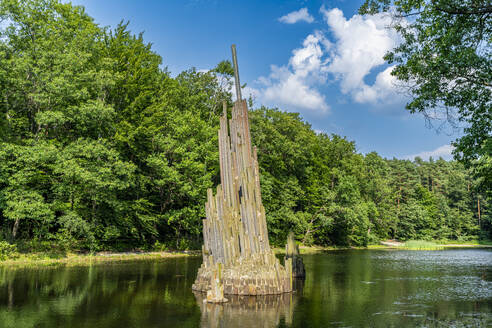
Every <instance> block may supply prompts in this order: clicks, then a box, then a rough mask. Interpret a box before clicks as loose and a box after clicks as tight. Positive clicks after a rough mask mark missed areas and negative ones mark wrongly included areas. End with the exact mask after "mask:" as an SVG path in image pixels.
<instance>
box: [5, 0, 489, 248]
mask: <svg viewBox="0 0 492 328" xmlns="http://www.w3.org/2000/svg"><path fill="white" fill-rule="evenodd" d="M226 51H227V49H225V53H226ZM163 56H164V58H165V54H163ZM217 62H218V64H217V66H216V67H215V68H214V69H212V70H210V71H208V72H202V71H198V70H196V69H195V68H190V69H189V70H187V71H184V72H182V73H180V74H178V75H176V76H174V77H173V76H172V75H171V73H170V72H169V71H168V70H167V69H166V62H165V61H163V59H162V57H161V56H160V55H159V54H157V53H155V52H154V51H153V50H152V46H151V44H149V43H147V42H146V41H145V40H144V36H143V35H142V34H134V33H133V32H131V31H130V30H129V29H128V23H125V22H122V23H120V24H119V25H118V26H116V27H114V28H108V27H101V26H100V25H98V24H97V22H95V21H94V20H93V19H92V18H91V17H90V16H89V15H88V14H87V13H86V12H85V10H84V8H83V7H79V6H73V5H71V4H70V3H62V2H59V1H56V0H43V1H41V0H36V1H15V0H2V1H0V241H4V242H8V243H9V244H13V245H16V247H17V248H18V249H20V250H26V251H29V250H31V251H33V250H42V249H47V248H53V247H56V248H59V249H70V250H80V251H101V250H118V251H119V250H129V249H143V250H148V249H156V248H160V249H180V250H182V249H198V248H199V247H200V245H201V242H202V240H201V238H202V237H201V220H202V218H203V217H204V216H205V208H204V204H205V200H206V191H207V189H208V188H215V187H216V186H217V184H218V183H219V180H220V174H219V162H218V161H219V158H218V144H217V143H218V141H217V130H218V126H219V116H220V114H221V112H222V102H223V101H226V102H227V103H228V105H229V107H231V106H232V101H233V99H232V94H231V91H230V90H231V86H232V66H231V63H230V62H229V61H220V59H218V61H217ZM249 102H250V109H251V111H250V121H251V124H250V126H251V135H252V140H253V143H254V144H255V145H256V146H257V147H258V158H259V162H260V174H261V188H262V195H263V201H264V205H265V208H266V213H267V222H268V228H269V237H270V241H271V243H273V244H274V245H282V244H284V243H285V240H286V237H287V234H288V233H289V231H293V232H294V233H295V235H296V238H297V240H298V241H299V242H301V243H303V244H306V245H324V246H327V245H338V246H366V245H368V244H373V243H377V242H378V241H380V240H385V239H397V240H413V239H422V240H455V241H458V242H459V241H469V240H478V239H490V238H491V237H492V215H491V211H492V198H491V197H492V195H491V193H490V190H488V188H487V187H484V181H483V180H484V177H483V176H480V171H477V170H476V169H473V167H472V166H470V165H466V163H463V162H461V161H456V160H454V161H445V160H443V159H441V158H440V159H432V158H431V159H429V160H428V161H425V160H422V159H421V158H418V157H417V158H415V159H414V160H402V159H396V158H393V159H386V158H382V157H381V156H379V155H378V154H377V153H375V152H372V153H368V154H361V153H359V152H358V151H357V146H356V144H355V143H354V142H353V141H351V140H350V136H348V137H346V136H339V135H335V134H331V135H328V134H324V133H317V132H315V131H314V130H313V129H312V128H311V126H310V125H309V124H308V123H307V122H306V121H304V120H303V118H302V117H301V116H300V114H298V113H291V112H285V111H283V110H282V109H281V108H266V107H263V106H259V105H257V104H255V103H254V101H253V100H251V99H250V101H249ZM402 110H403V109H402ZM485 179H487V177H485ZM486 182H487V181H486ZM488 183H490V181H489V182H488ZM486 185H487V183H485V186H486Z"/></svg>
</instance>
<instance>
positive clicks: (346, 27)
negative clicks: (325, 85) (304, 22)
mask: <svg viewBox="0 0 492 328" xmlns="http://www.w3.org/2000/svg"><path fill="white" fill-rule="evenodd" d="M320 11H321V13H322V14H323V16H324V19H325V22H326V23H327V25H328V27H329V30H330V32H331V33H332V35H333V37H334V39H335V42H334V47H332V51H331V53H330V64H329V65H328V66H327V67H326V70H327V71H328V72H330V73H332V74H334V76H335V77H336V78H337V79H338V80H339V81H340V87H341V91H342V93H344V94H350V95H352V97H353V99H354V100H355V101H356V102H359V103H376V102H378V101H384V100H394V99H395V98H394V97H393V96H394V77H393V76H392V75H391V74H390V73H391V70H392V67H388V68H386V69H385V70H384V71H382V72H380V73H379V74H378V75H377V76H376V80H375V82H374V84H373V85H368V84H366V82H365V81H364V79H365V78H366V77H367V76H368V75H369V74H370V73H371V71H373V70H374V69H375V68H378V67H380V66H382V65H384V64H385V60H384V59H383V56H384V55H385V54H386V52H388V51H389V50H391V49H393V48H394V47H395V46H396V45H397V44H398V42H399V37H398V34H397V32H396V31H395V30H394V29H391V28H389V26H390V23H391V18H390V17H389V16H388V15H386V14H384V13H383V14H376V15H365V16H361V15H354V16H352V18H350V19H346V18H345V17H344V16H343V12H342V11H341V10H339V9H337V8H335V9H332V10H327V9H325V8H324V7H321V9H320ZM390 96H392V97H390Z"/></svg>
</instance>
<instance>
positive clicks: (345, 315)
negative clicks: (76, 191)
mask: <svg viewBox="0 0 492 328" xmlns="http://www.w3.org/2000/svg"><path fill="white" fill-rule="evenodd" d="M304 263H305V266H306V281H305V283H304V285H300V286H296V287H295V288H296V292H295V293H293V294H284V295H279V296H266V297H264V299H259V298H258V297H257V298H244V297H243V298H241V299H239V298H237V299H234V298H231V297H230V296H229V298H231V302H230V303H226V304H223V305H214V304H203V302H202V301H201V296H200V295H194V294H193V293H192V290H191V285H192V284H193V281H194V280H195V277H196V272H197V270H198V267H199V266H200V264H201V258H200V257H189V258H180V259H165V260H160V261H149V262H145V261H142V262H127V263H120V264H109V265H108V264H105V265H94V266H89V267H57V268H31V269H21V270H11V269H8V268H0V327H1V328H24V327H27V328H30V327H33V328H34V327H36V328H44V327H75V328H79V327H80V328H107V327H111V328H113V327H114V328H121V327H124V328H133V327H189V328H192V327H213V328H215V327H289V328H294V327H348V326H351V327H398V328H403V327H453V326H455V327H466V326H469V327H488V326H492V279H491V277H492V249H488V250H469V249H467V250H450V251H436V252H405V251H395V252H388V251H373V250H371V251H360V250H357V251H337V252H330V253H326V254H316V255H308V256H305V257H304Z"/></svg>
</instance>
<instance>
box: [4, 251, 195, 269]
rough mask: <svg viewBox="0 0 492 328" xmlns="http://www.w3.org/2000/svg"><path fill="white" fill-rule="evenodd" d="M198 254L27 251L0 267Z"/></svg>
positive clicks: (187, 252)
mask: <svg viewBox="0 0 492 328" xmlns="http://www.w3.org/2000/svg"><path fill="white" fill-rule="evenodd" d="M196 255H200V252H199V251H184V252H168V251H162V252H124V253H110V252H102V253H96V254H76V253H67V254H58V255H55V254H49V253H28V254H15V255H13V256H12V257H10V258H6V259H4V260H2V261H0V267H9V268H21V267H35V266H79V265H92V264H99V263H110V262H111V263H117V262H124V261H145V260H147V261H149V260H158V259H163V258H176V257H185V256H196Z"/></svg>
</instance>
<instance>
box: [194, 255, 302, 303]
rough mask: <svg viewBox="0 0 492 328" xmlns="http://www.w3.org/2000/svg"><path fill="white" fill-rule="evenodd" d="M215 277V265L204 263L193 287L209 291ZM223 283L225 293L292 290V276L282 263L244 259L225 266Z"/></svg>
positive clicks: (261, 292) (246, 293) (197, 289)
mask: <svg viewBox="0 0 492 328" xmlns="http://www.w3.org/2000/svg"><path fill="white" fill-rule="evenodd" d="M213 277H214V269H213V267H206V266H204V265H202V267H200V269H199V270H198V276H197V278H196V280H195V283H194V284H193V286H192V289H193V290H195V291H202V292H208V291H210V290H211V289H213V288H214V286H212V283H213V281H214V280H213ZM221 284H222V286H223V288H224V294H225V295H274V294H282V293H288V292H291V291H292V284H291V278H290V277H289V275H288V274H287V271H286V270H285V268H284V267H283V266H281V265H280V264H278V265H265V264H261V263H253V261H243V262H242V263H241V264H238V265H235V266H232V267H224V270H223V275H222V279H221Z"/></svg>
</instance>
